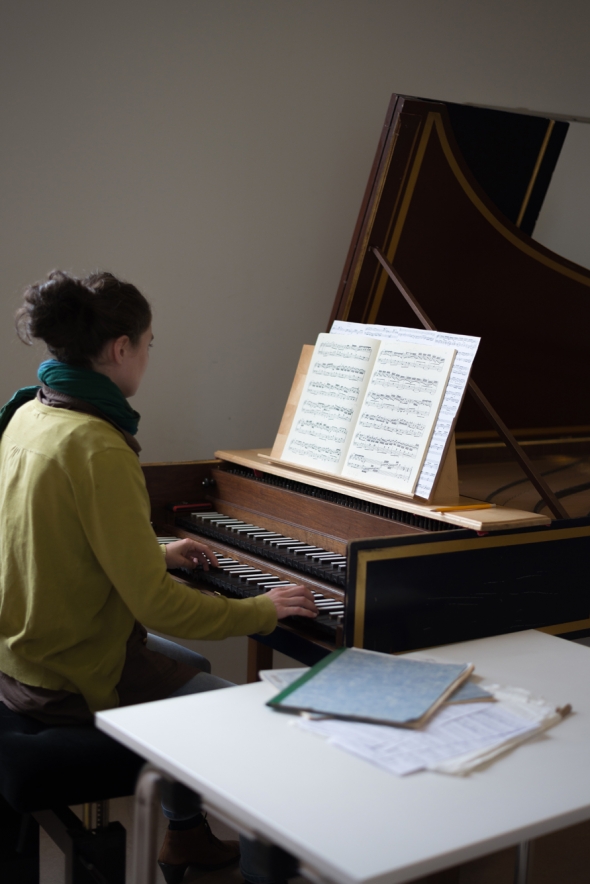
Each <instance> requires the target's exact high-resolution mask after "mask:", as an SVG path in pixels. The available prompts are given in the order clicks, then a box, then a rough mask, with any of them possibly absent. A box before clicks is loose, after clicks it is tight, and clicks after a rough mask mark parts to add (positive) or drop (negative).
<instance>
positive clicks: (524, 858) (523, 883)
mask: <svg viewBox="0 0 590 884" xmlns="http://www.w3.org/2000/svg"><path fill="white" fill-rule="evenodd" d="M530 858H531V842H530V841H521V842H520V844H517V846H516V866H515V868H514V884H528V881H529V861H530Z"/></svg>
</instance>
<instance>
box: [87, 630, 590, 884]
mask: <svg viewBox="0 0 590 884" xmlns="http://www.w3.org/2000/svg"><path fill="white" fill-rule="evenodd" d="M436 656H437V658H439V659H444V660H448V661H457V662H465V661H472V662H474V663H475V665H476V672H477V673H479V674H480V675H483V676H486V677H489V678H492V679H493V680H495V681H498V682H500V683H504V684H512V685H518V686H520V687H523V688H527V689H529V690H530V691H532V692H533V693H534V694H536V695H539V696H543V697H545V698H546V699H547V700H548V701H551V702H554V703H555V704H556V705H558V706H561V705H564V704H566V703H571V704H572V706H573V709H574V714H573V715H571V716H569V717H568V718H567V719H566V720H565V721H563V722H562V723H561V724H559V725H558V726H557V727H555V728H553V729H551V730H550V731H548V732H547V734H546V735H544V736H542V737H539V738H537V739H536V740H534V741H531V742H529V743H525V744H524V745H523V746H521V747H519V748H517V749H516V750H515V751H513V752H512V753H511V754H509V755H507V756H506V757H503V758H501V759H499V760H497V761H496V762H495V763H494V764H493V765H492V766H491V767H489V768H488V769H487V770H485V771H482V772H477V773H474V774H472V775H471V776H469V777H466V778H459V777H451V776H445V775H442V774H435V773H426V772H422V773H418V774H413V775H411V776H408V777H405V778H397V777H395V776H394V775H392V774H388V773H386V772H384V771H381V770H378V769H377V768H374V767H372V766H371V765H370V764H368V763H366V762H364V761H362V760H361V759H357V758H354V757H351V756H349V755H347V754H345V753H344V752H342V751H340V750H338V749H335V748H333V747H331V746H328V745H327V744H325V743H324V741H323V740H322V739H320V738H318V737H316V736H314V735H312V734H310V733H305V732H303V731H301V730H300V729H299V728H297V727H294V726H293V725H292V718H291V716H288V715H284V714H280V713H277V712H274V711H273V710H271V709H269V708H267V707H266V706H265V705H264V702H265V700H267V699H268V698H269V697H270V696H272V694H273V689H272V688H271V687H270V686H269V685H267V684H265V683H261V682H259V683H257V684H251V685H245V686H243V687H237V688H232V689H229V690H223V691H215V692H211V693H208V694H200V695H194V696H191V697H182V698H178V699H172V700H163V701H159V702H155V703H147V704H145V705H142V706H130V707H126V708H122V709H112V710H109V711H107V712H102V713H100V714H99V715H98V716H97V724H98V727H99V728H100V729H101V730H104V731H105V732H106V733H108V734H110V735H111V736H112V737H114V738H115V739H117V740H119V741H120V742H122V743H124V744H125V745H126V746H128V747H129V748H131V749H133V750H135V751H136V752H137V753H138V754H140V755H142V756H143V757H145V758H146V759H148V760H149V761H150V762H152V764H153V765H155V766H156V767H157V768H158V770H160V771H163V772H164V773H165V774H167V775H169V776H170V777H173V778H176V779H177V780H179V781H180V782H182V783H184V784H185V785H187V786H189V787H190V788H192V789H194V790H195V791H196V792H198V793H199V794H200V795H201V796H202V798H203V800H204V802H205V805H206V806H208V807H209V808H210V809H211V810H212V811H215V812H217V813H218V814H220V815H221V816H222V817H225V818H226V819H228V820H229V821H231V822H233V824H234V825H235V826H236V827H237V828H238V829H240V830H242V831H244V832H245V833H246V834H248V833H250V834H252V833H254V834H256V835H258V836H261V837H262V838H263V839H266V840H267V841H270V842H271V843H273V844H276V845H279V846H280V847H282V848H284V849H285V850H287V851H288V852H290V853H292V854H293V855H295V856H296V857H297V858H298V859H299V860H300V862H301V866H302V874H304V875H305V876H306V877H309V878H310V879H311V880H316V881H322V880H325V881H329V882H339V884H361V882H363V884H364V882H366V884H369V882H371V884H385V882H388V884H394V882H402V881H408V880H411V879H412V878H415V877H419V876H421V875H426V874H429V873H432V872H435V871H437V870H440V869H443V868H447V867H450V866H453V865H456V864H459V863H461V862H465V861H468V860H471V859H474V858H476V857H479V856H482V855H485V854H488V853H491V852H493V851H496V850H500V849H502V848H505V847H508V846H512V845H515V844H519V843H521V842H526V841H527V840H528V839H531V838H534V837H538V836H540V835H544V834H547V833H549V832H552V831H555V830H557V829H560V828H564V827H566V826H570V825H573V824H575V823H578V822H582V821H584V820H587V819H589V818H590V649H588V648H586V647H583V646H580V645H576V644H573V643H571V642H567V641H564V640H563V639H558V638H554V637H552V636H548V635H545V634H543V633H540V632H535V631H530V632H523V633H517V634H513V635H506V636H498V637H494V638H489V639H482V640H479V641H473V642H466V643H463V644H460V645H449V646H446V647H442V648H437V649H436Z"/></svg>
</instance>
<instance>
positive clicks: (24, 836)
mask: <svg viewBox="0 0 590 884" xmlns="http://www.w3.org/2000/svg"><path fill="white" fill-rule="evenodd" d="M0 881H2V882H4V881H6V882H8V881H15V882H16V881H18V882H19V884H39V826H38V825H37V821H36V820H35V819H33V817H32V816H30V815H29V814H20V813H18V812H17V811H16V810H13V808H12V807H11V806H10V805H9V804H8V803H7V802H6V801H5V800H4V798H3V797H2V796H1V795H0Z"/></svg>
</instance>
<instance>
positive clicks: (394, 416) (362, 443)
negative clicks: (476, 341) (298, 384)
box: [342, 340, 456, 494]
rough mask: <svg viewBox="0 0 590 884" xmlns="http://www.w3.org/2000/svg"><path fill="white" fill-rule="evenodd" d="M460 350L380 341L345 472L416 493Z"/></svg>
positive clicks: (356, 478) (365, 479)
mask: <svg viewBox="0 0 590 884" xmlns="http://www.w3.org/2000/svg"><path fill="white" fill-rule="evenodd" d="M455 354H456V350H455V349H453V348H452V347H439V346H433V345H432V344H431V343H430V342H428V343H426V342H420V343H419V344H412V343H406V342H405V341H395V342H392V341H389V340H388V341H383V340H382V341H381V344H380V347H379V352H378V354H377V356H376V361H375V364H374V367H373V372H372V374H371V377H370V379H369V383H368V385H367V391H366V393H365V398H364V402H363V405H362V407H361V410H360V413H359V417H358V420H357V424H356V427H355V432H354V435H353V437H352V439H351V441H350V447H349V449H348V454H347V456H346V462H345V464H344V467H343V469H342V475H343V476H346V477H347V478H349V479H355V480H356V481H357V482H364V483H366V484H369V485H377V486H378V487H380V488H387V489H388V490H390V491H398V492H400V493H402V494H412V492H413V491H414V488H415V486H416V483H417V481H418V477H419V475H420V470H421V468H422V463H423V461H424V457H425V455H426V451H427V449H428V446H429V443H430V439H431V436H432V433H433V429H434V426H435V422H436V418H437V415H438V412H439V409H440V406H441V402H442V400H443V397H444V394H445V390H446V387H447V381H448V379H449V374H450V371H451V367H452V365H453V361H454V359H455Z"/></svg>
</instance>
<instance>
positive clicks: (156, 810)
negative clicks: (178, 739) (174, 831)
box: [132, 766, 163, 884]
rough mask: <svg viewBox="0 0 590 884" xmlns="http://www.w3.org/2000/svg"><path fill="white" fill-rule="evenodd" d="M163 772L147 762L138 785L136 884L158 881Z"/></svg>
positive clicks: (135, 840) (135, 850)
mask: <svg viewBox="0 0 590 884" xmlns="http://www.w3.org/2000/svg"><path fill="white" fill-rule="evenodd" d="M162 779H163V777H162V774H161V773H160V772H159V771H157V770H155V769H154V768H153V767H149V766H146V767H144V768H143V770H142V771H141V773H140V774H139V778H138V780H137V785H136V787H135V821H134V826H133V878H132V884H155V882H156V847H157V845H156V836H157V831H158V818H159V814H160V786H161V783H162Z"/></svg>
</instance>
